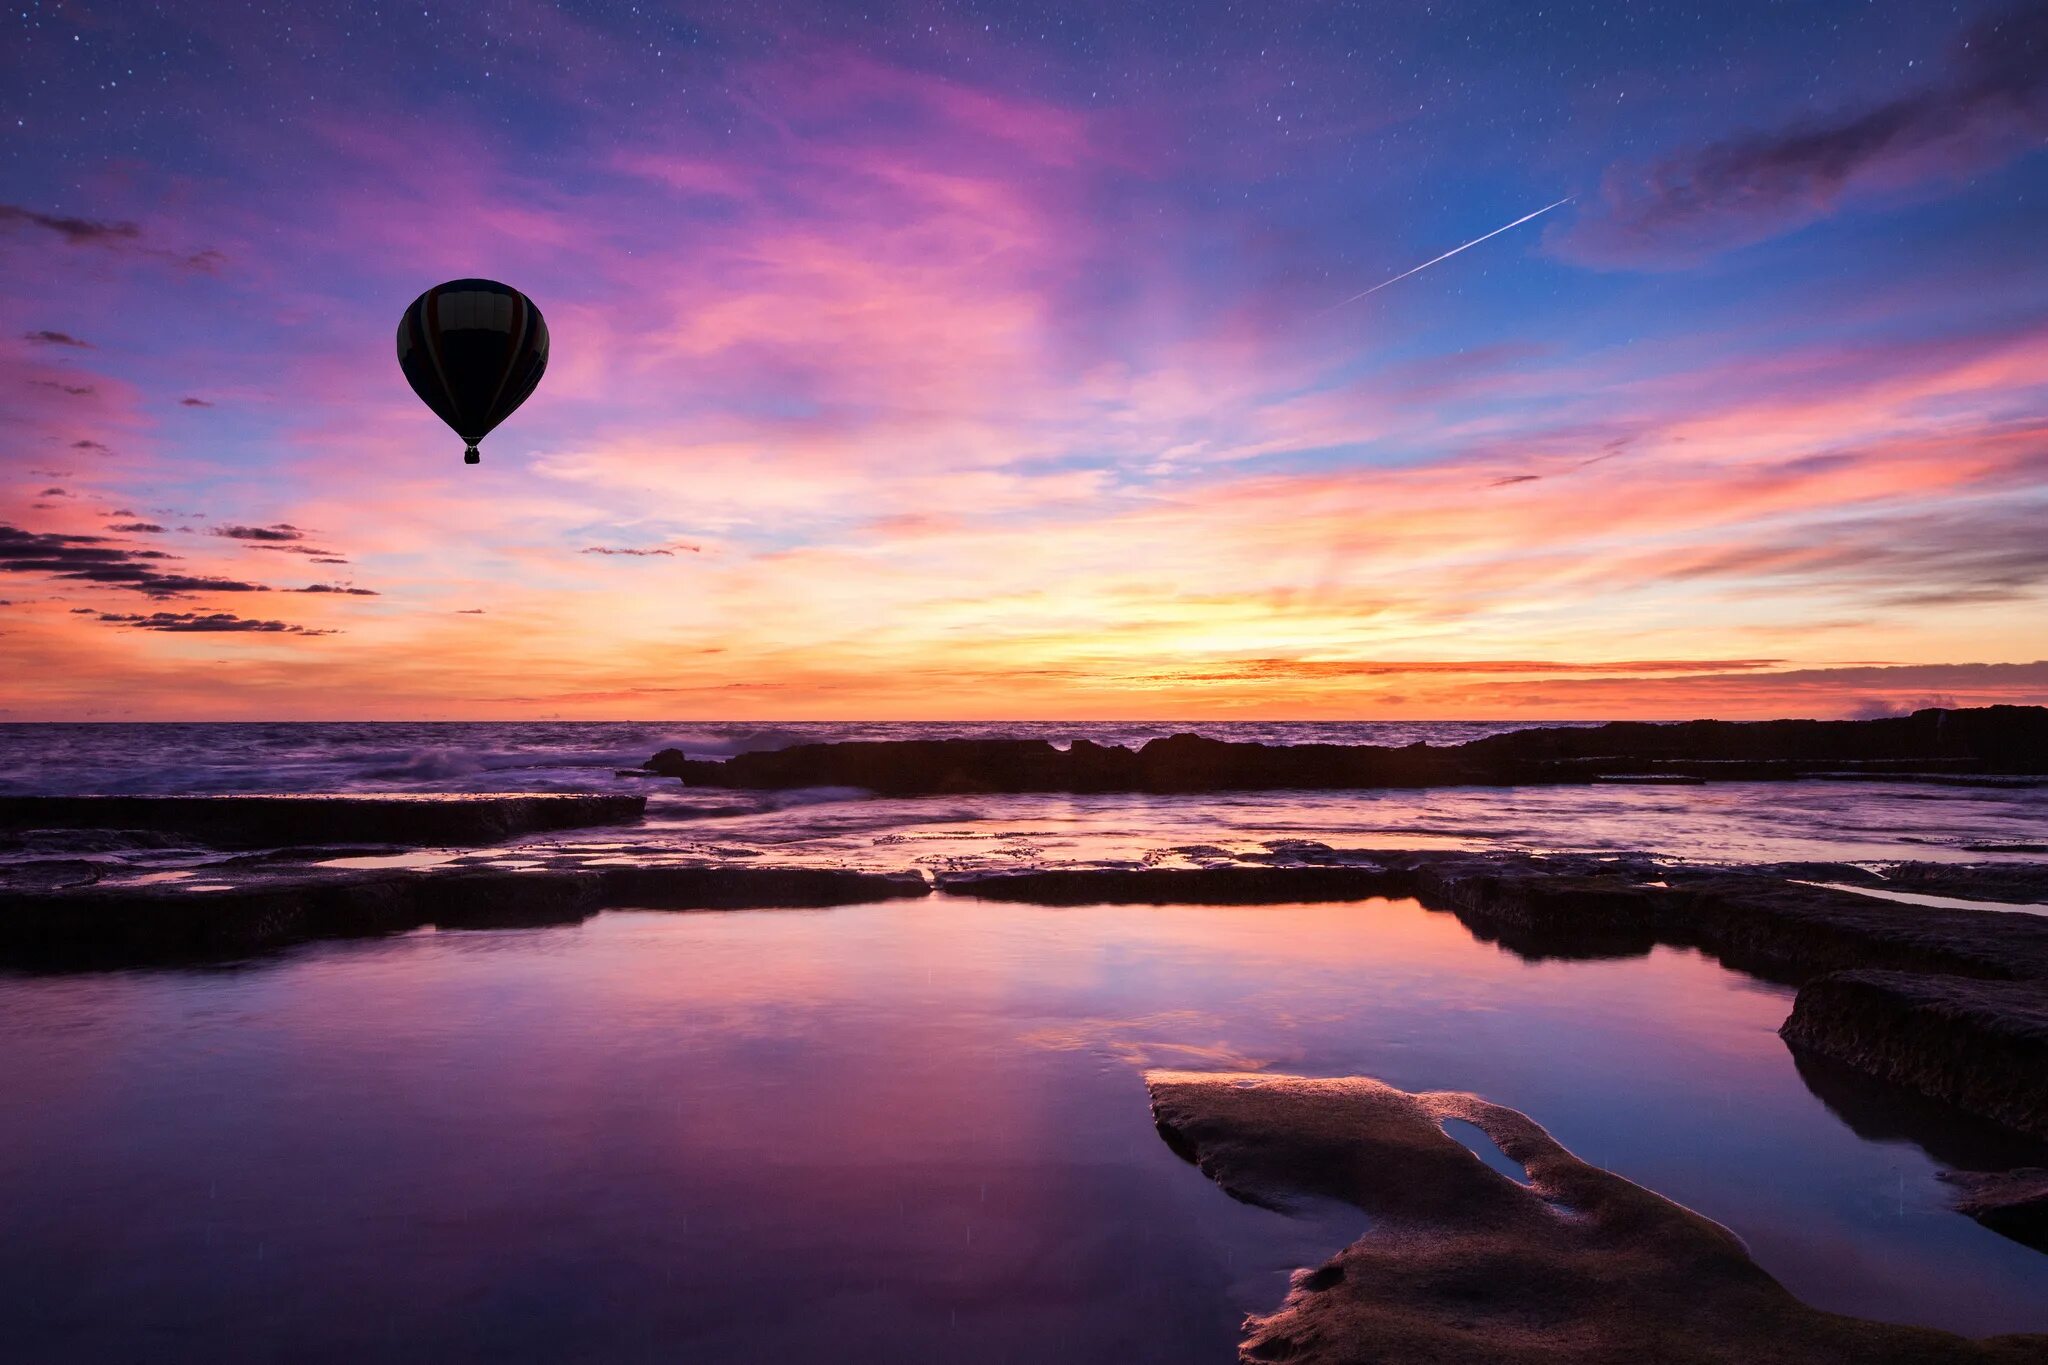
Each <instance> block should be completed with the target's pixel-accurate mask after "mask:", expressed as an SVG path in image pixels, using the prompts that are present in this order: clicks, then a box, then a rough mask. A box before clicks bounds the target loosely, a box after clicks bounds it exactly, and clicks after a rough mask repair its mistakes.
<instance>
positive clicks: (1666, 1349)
mask: <svg viewBox="0 0 2048 1365" xmlns="http://www.w3.org/2000/svg"><path fill="white" fill-rule="evenodd" d="M1146 1084H1147V1086H1148V1088H1149V1089H1150V1092H1151V1096H1152V1112H1153V1117H1154V1120H1155V1121H1156V1122H1157V1124H1158V1126H1159V1130H1160V1133H1161V1135H1162V1136H1163V1137H1165V1139H1166V1140H1167V1142H1168V1143H1169V1144H1171V1145H1172V1146H1173V1147H1174V1149H1175V1150H1176V1151H1178V1152H1180V1153H1181V1154H1182V1155H1184V1156H1186V1157H1187V1158H1188V1159H1189V1160H1191V1161H1194V1162H1195V1163H1196V1164H1197V1165H1199V1166H1200V1167H1201V1169H1202V1171H1203V1173H1204V1174H1206V1175H1208V1176H1209V1177H1210V1178H1211V1179H1213V1180H1215V1181H1216V1182H1217V1183H1218V1184H1219V1185H1221V1186H1222V1187H1223V1188H1224V1189H1225V1190H1227V1191H1229V1192H1230V1193H1231V1194H1233V1195H1235V1196H1237V1197H1238V1198H1241V1199H1246V1200H1250V1201H1251V1202H1254V1203H1259V1204H1264V1205H1267V1206H1269V1207H1278V1208H1283V1209H1284V1208H1286V1207H1287V1206H1288V1205H1289V1204H1290V1202H1291V1201H1294V1200H1296V1199H1300V1198H1303V1197H1317V1198H1324V1199H1336V1200H1341V1201H1344V1202H1346V1203H1349V1204H1351V1205H1353V1206H1354V1207H1356V1208H1358V1209H1360V1210H1362V1211H1363V1212H1364V1213H1365V1214H1367V1215H1368V1216H1369V1217H1370V1219H1371V1227H1370V1230H1369V1231H1368V1232H1367V1233H1366V1235H1365V1236H1363V1237H1362V1238H1360V1239H1359V1240H1358V1241H1357V1242H1355V1243H1353V1244H1352V1245H1351V1246H1349V1247H1346V1248H1345V1249H1344V1250H1342V1251H1340V1252H1338V1253H1337V1255H1335V1256H1334V1257H1332V1258H1331V1259H1330V1260H1329V1261H1328V1262H1326V1263H1325V1264H1323V1265H1322V1266H1319V1267H1317V1268H1315V1269H1313V1270H1310V1271H1306V1272H1303V1273H1300V1274H1298V1275H1297V1276H1296V1277H1295V1283H1294V1287H1293V1289H1292V1290H1291V1292H1290V1293H1289V1294H1288V1296H1287V1298H1286V1301H1285V1302H1284V1303H1282V1304H1281V1305H1280V1306H1279V1308H1278V1309H1277V1310H1276V1311H1275V1312H1273V1313H1272V1314H1270V1315H1267V1316H1264V1317H1254V1318H1251V1319H1250V1320H1248V1322H1247V1323H1246V1328H1247V1332H1248V1336H1247V1338H1246V1340H1245V1342H1244V1344H1243V1346H1242V1348H1241V1349H1242V1358H1243V1359H1244V1360H1246V1361H1276V1360H1285V1361H1295V1362H1300V1363H1301V1365H1365V1362H1381V1361H1389V1362H1391V1361H1400V1362H1411V1361H1414V1362H1420V1361H1428V1362H1431V1363H1432V1365H1463V1363H1465V1362H1471V1365H1482V1363H1483V1365H1522V1363H1523V1362H1526V1363H1527V1365H1539V1363H1540V1365H1582V1363H1583V1365H1593V1363H1594V1362H1598V1363H1599V1365H1620V1363H1621V1362H1635V1361H1645V1362H1647V1361H1656V1362H1660V1363H1664V1365H1694V1363H1699V1365H1704V1363H1705V1362H1716V1363H1717V1365H1728V1363H1732V1362H1749V1363H1751V1365H1812V1363H1813V1362H1852V1361H1853V1362H1859V1363H1860V1365H1963V1362H1971V1363H1972V1365H1985V1363H1987V1362H2012V1363H2013V1365H2019V1363H2020V1362H2042V1361H2048V1336H2005V1337H1993V1338H1988V1339H1986V1340H1983V1341H1971V1340H1969V1339H1966V1338H1963V1337H1959V1336H1955V1335H1953V1334H1950V1333H1947V1332H1939V1331H1934V1330H1931V1329H1927V1328H1916V1327H1900V1326H1894V1325H1890V1324H1884V1323H1875V1322H1866V1321H1862V1320H1859V1319H1855V1318H1848V1317H1842V1316H1840V1315H1837V1314H1832V1313H1824V1312H1821V1311H1819V1310H1818V1309H1814V1308H1811V1307H1808V1306H1807V1305H1806V1304H1804V1303H1802V1302H1800V1301H1799V1300H1798V1299H1796V1298H1794V1297H1793V1295H1792V1294H1791V1293H1790V1292H1789V1291H1788V1290H1786V1289H1785V1288H1784V1287H1783V1286H1782V1285H1780V1284H1779V1283H1778V1282H1777V1281H1776V1280H1774V1279H1772V1278H1771V1276H1770V1275H1769V1274H1767V1273H1766V1272H1765V1271H1764V1270H1763V1269H1762V1268H1761V1267H1760V1266H1758V1265H1757V1264H1756V1263H1755V1262H1754V1261H1753V1260H1751V1259H1750V1257H1749V1254H1748V1252H1747V1251H1746V1250H1745V1249H1744V1248H1743V1245H1742V1243H1741V1242H1740V1241H1739V1240H1738V1239H1737V1238H1736V1237H1735V1236H1734V1235H1733V1234H1731V1233H1730V1232H1729V1231H1728V1230H1727V1229H1726V1228H1723V1227H1721V1226H1720V1225H1719V1224H1717V1223H1714V1222H1712V1221H1710V1220H1708V1219H1706V1218H1703V1217H1701V1216H1700V1215H1698V1214H1696V1213H1693V1212H1691V1211H1690V1210H1688V1209H1685V1208H1682V1207H1680V1206H1679V1205H1677V1204H1674V1203H1672V1202H1671V1201H1669V1200H1667V1199H1664V1198H1662V1197H1661V1196H1659V1195H1656V1194H1654V1193H1652V1192H1650V1191H1649V1190H1646V1189H1643V1188H1642V1187H1641V1186H1639V1185H1635V1184H1633V1183H1631V1182H1630V1181H1627V1180H1624V1179H1623V1178H1621V1177H1620V1176H1617V1175H1614V1174H1613V1173H1611V1172H1608V1171H1604V1170H1601V1169H1599V1168H1598V1167H1595V1166H1591V1165H1588V1164H1587V1163H1585V1162H1583V1161H1580V1160H1579V1159H1578V1158H1577V1157H1575V1156H1573V1155H1572V1154H1571V1153H1570V1152H1568V1151H1566V1150H1565V1149H1564V1148H1563V1147H1561V1146H1559V1145H1558V1143H1557V1142H1556V1141H1555V1140H1554V1139H1552V1138H1551V1137H1550V1135H1549V1134H1548V1133H1546V1132H1544V1131H1543V1129H1542V1128H1540V1127H1538V1126H1537V1125H1536V1124H1535V1123H1533V1122H1531V1121H1530V1120H1529V1119H1528V1118H1526V1117H1524V1116H1523V1115H1521V1114H1518V1113H1516V1112H1515V1111H1513V1110H1511V1109H1505V1108H1502V1107H1501V1106H1499V1105H1494V1104H1489V1103H1488V1102H1486V1101H1485V1100H1482V1099H1479V1098H1477V1097H1475V1096H1472V1095H1465V1094H1454V1093H1432V1094H1417V1095H1411V1094H1408V1093H1406V1092H1403V1091H1399V1090H1395V1089H1393V1088H1392V1087H1390V1086H1386V1085H1383V1084H1381V1083H1379V1082H1377V1081H1373V1080H1368V1079H1365V1078H1362V1077H1353V1078H1346V1079H1336V1080H1330V1079H1309V1078H1303V1077H1292V1076H1273V1075H1265V1074H1258V1073H1246V1074H1214V1073H1199V1072H1173V1071H1154V1072H1150V1073H1148V1074H1147V1076H1146ZM1452 1119H1461V1120H1464V1121H1465V1122H1467V1123H1470V1124H1472V1125H1474V1126H1475V1127H1477V1128H1479V1129H1480V1130H1482V1131H1483V1132H1484V1133H1485V1135H1486V1137H1487V1138H1490V1139H1491V1140H1492V1141H1493V1142H1494V1143H1495V1144H1496V1145H1498V1146H1499V1148H1500V1149H1501V1151H1502V1152H1503V1153H1504V1154H1505V1155H1506V1156H1507V1157H1508V1158H1509V1159H1510V1160H1512V1161H1514V1162H1516V1163H1518V1164H1520V1165H1521V1166H1522V1167H1523V1168H1524V1169H1525V1172H1526V1174H1527V1183H1526V1184H1523V1183H1519V1182H1517V1181H1515V1180H1512V1179H1510V1178H1508V1177H1507V1176H1505V1175H1502V1174H1500V1173H1499V1172H1498V1171H1495V1170H1494V1169H1492V1168H1491V1167H1490V1166H1488V1165H1487V1164H1486V1163H1485V1162H1483V1161H1481V1160H1480V1159H1479V1158H1478V1157H1476V1156H1474V1155H1473V1154H1472V1152H1471V1151H1469V1150H1468V1149H1467V1148H1466V1147H1465V1146H1463V1145H1462V1144H1461V1143H1460V1142H1458V1141H1457V1140H1456V1139H1454V1138H1452V1137H1450V1136H1448V1135H1447V1134H1446V1133H1445V1131H1444V1129H1443V1126H1442V1125H1443V1124H1444V1122H1445V1121H1447V1120H1452Z"/></svg>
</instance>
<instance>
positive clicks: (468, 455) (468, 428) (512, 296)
mask: <svg viewBox="0 0 2048 1365" xmlns="http://www.w3.org/2000/svg"><path fill="white" fill-rule="evenodd" d="M398 364H399V368H401V369H403V370H404V371H405V382H406V383H408V384H410V385H412V391H413V392H414V393H416V394H418V395H419V396H420V401H421V402H423V403H425V404H426V405H427V406H428V407H430V408H432V409H433V410H434V413H435V415H436V416H438V417H439V418H440V419H441V420H442V421H444V422H446V423H447V424H448V425H449V426H451V427H453V428H454V429H455V434H456V435H457V436H460V437H461V438H462V439H463V441H464V442H465V443H466V444H467V445H468V447H469V448H468V449H467V450H465V451H463V452H462V458H463V461H464V463H466V464H475V463H476V462H477V460H478V458H479V457H478V455H477V452H476V445H477V442H478V441H481V440H483V438H484V437H485V436H486V435H487V434H489V432H490V430H491V428H493V427H495V426H497V425H498V423H500V422H502V421H504V420H505V419H506V418H507V417H510V416H511V415H512V413H513V411H514V410H515V409H517V408H518V406H519V405H520V404H521V403H524V402H525V401H526V398H527V395H528V394H530V393H532V392H533V390H534V386H535V385H537V384H539V383H540V377H541V375H542V374H543V373H544V372H545V371H546V370H547V367H548V324H547V322H546V320H545V319H543V318H542V317H541V315H540V309H538V308H536V307H534V305H533V300H532V299H530V298H528V297H526V295H524V294H522V293H520V292H519V291H518V290H517V289H514V288H512V287H511V286H510V285H506V284H499V283H498V282H497V281H496V280H450V281H448V283H446V284H437V285H435V286H434V287H433V288H432V289H429V290H428V291H427V292H426V293H424V294H422V295H420V296H419V297H418V298H416V299H414V300H413V301H412V307H410V308H408V309H406V310H405V316H404V317H402V318H400V319H399V320H398Z"/></svg>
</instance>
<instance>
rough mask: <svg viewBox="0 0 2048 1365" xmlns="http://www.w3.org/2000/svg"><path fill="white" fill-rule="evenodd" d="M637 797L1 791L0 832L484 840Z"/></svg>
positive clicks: (246, 843) (570, 821) (581, 821)
mask: <svg viewBox="0 0 2048 1365" xmlns="http://www.w3.org/2000/svg"><path fill="white" fill-rule="evenodd" d="M646 805H647V801H646V798H645V797H640V796H626V795H615V794H610V793H560V794H532V793H524V792H520V793H505V794H484V795H448V796H441V795H435V796H5V797H0V830H9V831H26V830H60V829H61V830H136V831H143V832H147V833H152V834H159V835H163V834H169V835H176V836H179V837H181V838H186V839H192V840H196V841H198V842H200V843H203V844H206V845H208V846H210V847H213V848H274V847H279V846H283V845H292V844H311V843H405V844H413V845H422V844H464V845H467V844H489V843H496V842H498V841H500V840H503V839H510V838H513V837H515V836H517V835H521V834H534V833H538V832H541V831H544V830H557V829H574V828H577V827H580V826H587V825H617V824H623V823H626V822H628V821H632V820H638V819H639V818H640V816H641V813H642V812H643V811H644V810H645V809H646Z"/></svg>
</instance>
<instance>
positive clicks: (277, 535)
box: [211, 521, 306, 540]
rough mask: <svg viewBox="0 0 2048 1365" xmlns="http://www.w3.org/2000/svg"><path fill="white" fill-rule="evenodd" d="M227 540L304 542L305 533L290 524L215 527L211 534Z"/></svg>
mask: <svg viewBox="0 0 2048 1365" xmlns="http://www.w3.org/2000/svg"><path fill="white" fill-rule="evenodd" d="M211 534H213V535H217V536H225V537H227V538H228V539H229V540H304V539H305V538H306V533H305V532H304V531H303V530H301V529H299V528H298V527H296V526H293V525H292V524H291V523H290V522H283V521H281V522H278V523H277V524H276V525H274V526H216V527H214V528H213V531H212V533H211Z"/></svg>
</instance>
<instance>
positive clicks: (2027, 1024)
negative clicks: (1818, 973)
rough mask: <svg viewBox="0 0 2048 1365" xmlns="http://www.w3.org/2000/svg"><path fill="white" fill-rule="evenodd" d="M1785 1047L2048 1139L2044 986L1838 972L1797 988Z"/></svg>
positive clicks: (2047, 999)
mask: <svg viewBox="0 0 2048 1365" xmlns="http://www.w3.org/2000/svg"><path fill="white" fill-rule="evenodd" d="M1779 1032H1780V1033H1781V1034H1782V1035H1783V1036H1784V1038H1785V1041H1786V1042H1787V1043H1789V1044H1791V1045H1792V1046H1793V1047H1796V1048H1807V1049H1810V1050H1812V1051H1814V1052H1818V1053H1821V1054H1822V1055H1824V1056H1828V1057H1833V1058H1835V1059H1836V1060H1838V1061H1842V1062H1846V1063H1848V1064H1849V1065H1850V1066H1853V1067H1855V1068H1856V1069H1857V1070H1859V1071H1862V1072H1865V1073H1866V1074H1868V1075H1872V1076H1876V1077H1878V1078H1880V1079H1882V1080H1885V1081H1889V1082H1891V1083H1893V1084H1895V1085H1901V1086H1905V1087H1907V1088H1908V1089H1911V1090H1917V1091H1919V1092H1920V1093H1921V1094H1923V1095H1931V1096H1933V1097H1935V1098H1936V1099H1940V1100H1943V1101H1946V1102H1947V1103H1950V1104H1953V1105H1956V1106H1957V1107H1959V1108H1961V1109H1965V1110H1968V1111H1969V1112H1971V1113H1974V1114H1983V1115H1987V1116H1989V1117H1991V1118H1995V1119H1997V1120H1998V1121H1999V1122H2001V1123H2005V1124H2008V1125H2010V1126H2012V1127H2014V1128H2017V1129H2019V1130H2021V1131H2022V1132H2027V1133H2033V1134H2035V1135H2037V1136H2048V982H2043V981H2041V980H2030V981H1987V980H1981V979H1974V978H1966V977H1954V976H1933V975H1924V974H1918V973H1910V972H1896V971H1847V972H1835V973H1831V974H1829V975H1827V976H1823V977H1820V978H1818V979H1816V980H1813V981H1809V982H1807V983H1806V985H1804V986H1803V987H1801V988H1800V991H1799V996H1798V999H1797V1000H1796V1001H1795V1002H1794V1003H1793V1007H1792V1017H1791V1018H1789V1019H1787V1020H1786V1021H1785V1026H1784V1027H1783V1028H1782V1029H1780V1030H1779Z"/></svg>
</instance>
